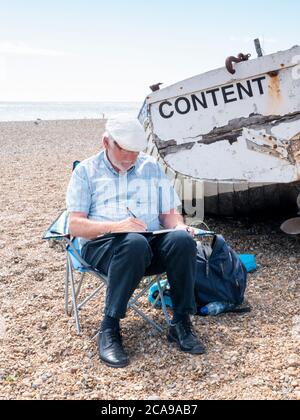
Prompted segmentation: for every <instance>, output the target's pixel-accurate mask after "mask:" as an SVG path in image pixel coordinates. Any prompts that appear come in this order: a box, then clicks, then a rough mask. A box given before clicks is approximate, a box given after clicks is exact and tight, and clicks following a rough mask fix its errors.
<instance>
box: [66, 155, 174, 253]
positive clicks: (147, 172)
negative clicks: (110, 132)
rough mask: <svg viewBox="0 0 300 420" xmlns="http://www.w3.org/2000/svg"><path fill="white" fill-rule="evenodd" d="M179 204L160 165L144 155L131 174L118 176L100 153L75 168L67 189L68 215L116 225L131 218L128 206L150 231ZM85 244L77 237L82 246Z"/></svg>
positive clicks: (129, 172)
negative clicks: (161, 215) (160, 216)
mask: <svg viewBox="0 0 300 420" xmlns="http://www.w3.org/2000/svg"><path fill="white" fill-rule="evenodd" d="M180 204H181V201H180V200H179V198H178V196H177V194H176V192H175V190H174V188H173V187H172V185H171V183H170V181H169V180H168V178H167V177H166V175H165V174H164V172H163V170H162V168H161V166H160V165H159V163H158V162H157V161H156V160H155V159H154V158H152V157H151V156H148V155H146V154H144V153H141V154H140V155H139V157H138V159H137V161H136V164H135V166H134V167H133V168H132V169H131V170H130V171H128V172H127V173H126V174H124V175H121V174H119V173H118V172H116V171H115V169H114V168H113V166H112V165H111V163H110V162H109V160H108V158H107V156H106V152H105V151H103V152H101V153H99V154H98V155H96V156H93V157H91V158H89V159H87V160H85V161H83V162H82V163H81V164H79V165H78V166H77V167H76V169H75V170H74V172H73V174H72V177H71V180H70V183H69V186H68V190H67V210H68V212H69V213H70V212H82V213H86V214H87V215H88V218H89V219H91V220H97V221H100V222H108V221H111V222H118V221H121V220H124V219H127V218H128V217H130V214H129V213H128V211H127V207H128V208H129V209H130V210H131V211H132V213H133V214H134V215H135V216H136V217H137V218H138V219H140V220H142V221H143V222H145V223H146V225H147V228H148V230H149V231H152V230H158V229H159V228H160V222H159V215H160V214H161V213H168V212H169V211H170V210H172V209H175V208H177V207H178V206H179V205H180ZM85 242H86V240H84V239H83V238H80V245H81V246H83V244H84V243H85Z"/></svg>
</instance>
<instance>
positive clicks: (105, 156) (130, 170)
mask: <svg viewBox="0 0 300 420" xmlns="http://www.w3.org/2000/svg"><path fill="white" fill-rule="evenodd" d="M103 160H104V163H105V165H106V167H107V168H108V169H109V170H110V171H111V172H112V173H113V174H114V175H117V176H119V175H120V174H119V172H117V171H116V170H115V168H114V167H113V166H112V164H111V163H110V161H109V159H108V157H107V154H106V150H104V157H103ZM136 166H137V162H136V163H135V165H134V166H133V168H131V169H129V171H128V172H127V175H129V174H131V173H132V172H134V171H135V169H136Z"/></svg>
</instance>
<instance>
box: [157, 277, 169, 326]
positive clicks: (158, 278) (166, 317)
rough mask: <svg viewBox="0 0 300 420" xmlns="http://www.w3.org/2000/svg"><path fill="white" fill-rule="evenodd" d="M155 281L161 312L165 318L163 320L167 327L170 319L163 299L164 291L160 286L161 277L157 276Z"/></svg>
mask: <svg viewBox="0 0 300 420" xmlns="http://www.w3.org/2000/svg"><path fill="white" fill-rule="evenodd" d="M156 280H157V287H158V292H159V296H160V301H161V305H162V310H163V313H164V316H165V320H166V322H167V324H168V325H171V319H170V317H169V314H168V310H167V305H166V302H165V298H164V290H163V288H162V286H161V284H160V282H161V277H160V276H157V279H156Z"/></svg>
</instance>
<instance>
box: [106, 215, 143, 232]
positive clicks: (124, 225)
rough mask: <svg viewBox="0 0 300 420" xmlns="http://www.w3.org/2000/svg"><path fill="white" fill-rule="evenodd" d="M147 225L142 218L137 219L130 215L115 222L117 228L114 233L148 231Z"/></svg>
mask: <svg viewBox="0 0 300 420" xmlns="http://www.w3.org/2000/svg"><path fill="white" fill-rule="evenodd" d="M146 231H147V225H146V223H144V222H143V221H142V220H139V219H135V218H134V217H129V218H128V219H126V220H122V221H121V222H116V223H115V228H114V229H113V232H112V233H122V232H146Z"/></svg>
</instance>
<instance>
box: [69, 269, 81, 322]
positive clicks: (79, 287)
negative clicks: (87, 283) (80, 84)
mask: <svg viewBox="0 0 300 420" xmlns="http://www.w3.org/2000/svg"><path fill="white" fill-rule="evenodd" d="M83 279H84V273H81V276H80V280H79V282H78V285H77V289H76V290H75V292H76V302H77V300H78V297H79V293H80V291H81V287H82V282H83ZM79 309H80V307H79V306H78V310H79ZM72 314H73V307H72V309H71V315H72Z"/></svg>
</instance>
